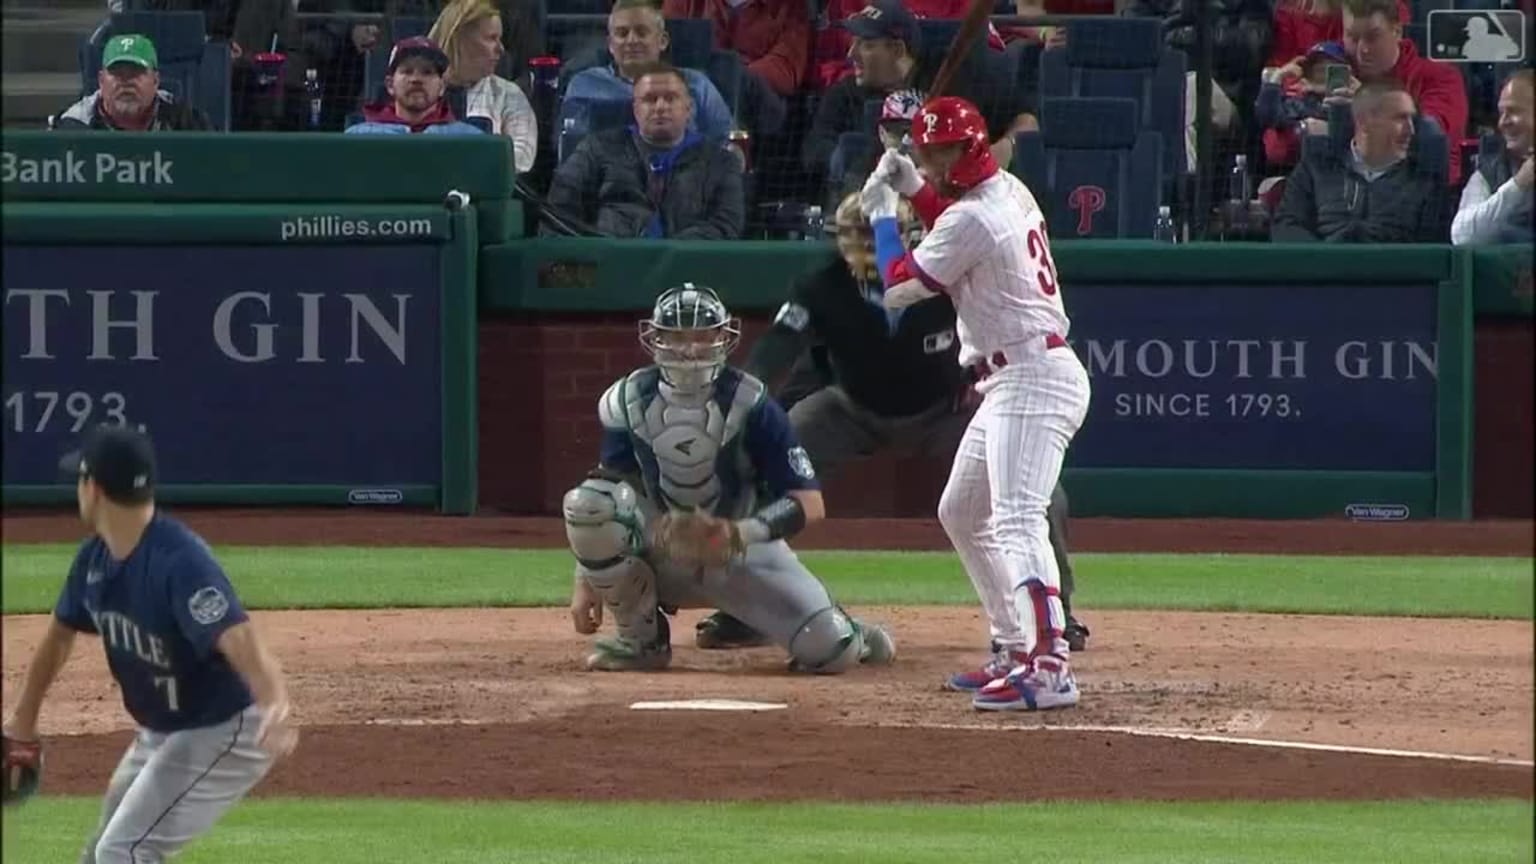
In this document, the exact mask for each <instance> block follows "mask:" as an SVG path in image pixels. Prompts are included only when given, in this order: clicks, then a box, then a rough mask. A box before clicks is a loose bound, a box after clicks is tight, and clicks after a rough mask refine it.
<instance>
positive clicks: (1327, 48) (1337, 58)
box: [1307, 42, 1349, 63]
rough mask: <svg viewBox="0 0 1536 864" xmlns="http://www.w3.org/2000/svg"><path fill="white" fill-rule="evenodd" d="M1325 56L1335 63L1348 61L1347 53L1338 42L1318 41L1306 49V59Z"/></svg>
mask: <svg viewBox="0 0 1536 864" xmlns="http://www.w3.org/2000/svg"><path fill="white" fill-rule="evenodd" d="M1317 57H1326V58H1327V59H1329V60H1332V61H1334V62H1335V63H1348V62H1349V54H1348V53H1346V52H1345V51H1344V46H1343V45H1342V44H1340V43H1338V42H1319V43H1317V44H1316V45H1313V46H1312V47H1311V48H1308V49H1307V59H1308V60H1312V59H1314V58H1317Z"/></svg>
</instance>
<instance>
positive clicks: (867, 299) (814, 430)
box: [695, 99, 1089, 689]
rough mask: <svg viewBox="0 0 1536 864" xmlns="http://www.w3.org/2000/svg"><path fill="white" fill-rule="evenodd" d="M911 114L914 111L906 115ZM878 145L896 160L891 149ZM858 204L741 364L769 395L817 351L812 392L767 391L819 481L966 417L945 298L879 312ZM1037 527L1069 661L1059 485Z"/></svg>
mask: <svg viewBox="0 0 1536 864" xmlns="http://www.w3.org/2000/svg"><path fill="white" fill-rule="evenodd" d="M889 102H890V100H889V99H888V100H887V104H889ZM919 107H920V106H919V105H918V104H916V103H914V104H913V105H912V111H911V115H915V114H916V113H917V110H918V108H919ZM911 115H909V116H911ZM888 143H889V144H890V146H891V149H899V146H900V143H901V142H900V141H899V140H893V141H890V142H888ZM859 197H860V196H859V193H857V192H854V193H852V194H850V195H848V196H847V197H846V198H844V199H843V202H842V204H841V205H840V206H839V207H838V208H837V219H836V232H837V249H838V253H839V257H838V258H837V259H834V260H830V261H828V262H827V264H826V266H825V267H822V268H819V269H817V270H814V271H812V272H810V273H807V274H806V275H804V276H802V277H800V278H798V279H796V280H795V283H794V286H793V287H792V288H791V290H790V296H789V299H788V300H787V301H786V302H785V303H784V305H783V306H781V307H780V308H779V312H778V315H776V316H775V317H774V320H773V326H772V327H770V328H769V329H768V331H767V332H766V333H764V334H763V336H762V338H760V339H758V341H757V343H756V344H754V345H753V346H752V352H751V355H750V357H749V358H748V359H747V362H746V369H747V371H748V372H750V373H751V374H753V375H754V376H756V377H757V378H759V379H761V380H762V381H763V382H764V383H766V384H768V385H769V387H770V388H773V386H774V383H775V382H778V381H780V380H782V379H783V378H785V373H786V372H787V371H790V368H791V366H793V365H794V363H795V361H796V360H797V359H798V358H800V357H802V356H804V354H805V352H806V349H807V348H808V347H810V346H811V345H812V344H813V343H814V344H819V345H821V346H823V347H824V348H825V351H826V356H827V364H826V365H827V371H828V373H829V374H828V376H827V380H826V381H824V382H818V384H819V385H821V386H819V387H817V388H815V389H814V391H813V392H811V393H809V394H808V395H805V396H803V397H802V398H799V399H795V400H794V401H793V403H792V404H791V397H790V396H789V394H788V393H786V392H785V390H780V391H779V401H780V404H782V405H784V406H785V408H786V410H788V412H789V422H790V425H791V427H793V429H794V431H795V437H796V438H797V439H799V441H800V443H801V444H802V445H803V446H804V447H805V449H806V451H807V452H808V453H809V454H810V457H811V461H812V462H813V463H814V464H815V465H816V473H817V476H818V477H819V478H820V479H822V480H823V481H825V479H826V478H827V477H829V476H831V475H832V474H833V473H834V472H835V471H836V470H837V469H838V468H839V467H841V466H843V465H845V464H847V463H848V462H850V461H853V460H856V459H861V458H865V457H868V456H872V455H874V454H876V453H878V452H881V451H884V450H888V449H896V450H900V451H906V452H910V453H924V454H927V455H933V456H942V457H943V458H945V459H950V458H952V457H953V456H954V454H955V451H956V449H957V448H958V447H959V444H960V439H961V438H962V437H963V436H964V433H965V428H966V426H967V425H969V423H970V419H971V414H972V413H973V411H974V408H975V405H974V401H975V400H974V394H973V393H972V392H971V386H972V382H971V381H970V380H969V376H968V375H967V374H965V370H963V369H962V368H961V367H960V366H959V364H958V363H957V359H956V358H957V357H958V355H959V351H960V346H959V343H958V341H957V339H956V338H955V308H954V306H953V305H952V304H951V303H950V302H949V299H948V298H946V297H942V296H941V297H934V298H930V299H928V300H924V301H922V302H920V303H916V304H914V305H912V306H910V307H908V308H907V309H905V310H902V311H900V312H899V313H891V312H889V311H888V310H886V309H885V308H884V307H883V305H882V301H881V297H882V295H883V293H884V285H883V284H882V282H881V279H880V273H879V268H878V267H877V266H876V259H875V239H874V234H873V231H872V229H871V228H870V224H869V220H868V219H867V218H865V216H864V214H863V213H862V212H861V211H860V208H859ZM898 217H899V219H900V228H901V232H902V237H903V240H904V243H905V246H906V247H907V248H909V249H910V248H914V247H916V245H917V243H918V241H920V240H921V239H922V236H923V230H924V229H923V225H922V223H921V221H920V220H919V219H918V218H917V215H916V214H915V213H914V212H913V210H912V208H911V206H910V205H908V204H907V203H905V202H903V203H902V205H901V208H900V211H899V212H898ZM785 389H788V388H785ZM1046 518H1047V524H1048V525H1049V527H1050V542H1051V550H1052V553H1053V554H1054V555H1055V556H1056V560H1057V564H1058V566H1059V568H1060V570H1061V576H1062V597H1061V599H1062V606H1063V608H1064V610H1065V611H1066V616H1067V629H1066V637H1067V642H1068V644H1069V645H1070V646H1071V648H1072V650H1073V651H1081V650H1083V649H1084V648H1085V647H1086V645H1087V639H1088V635H1089V633H1088V628H1087V627H1084V626H1083V625H1082V624H1081V623H1079V622H1078V621H1077V620H1076V619H1075V618H1074V617H1073V615H1072V606H1071V596H1072V587H1073V586H1072V570H1071V561H1070V558H1069V556H1068V554H1067V546H1066V533H1067V532H1066V527H1067V525H1066V522H1067V496H1066V492H1065V491H1063V490H1062V488H1061V486H1060V484H1058V485H1057V487H1056V489H1055V490H1054V491H1053V493H1052V496H1051V504H1050V507H1049V508H1047V510H1046ZM695 641H696V644H697V645H698V646H699V647H700V648H712V649H732V648H742V647H751V646H753V645H758V644H762V643H763V641H765V640H764V639H763V638H762V636H761V634H758V633H755V632H753V631H752V630H751V629H750V628H748V627H747V626H746V625H744V624H742V623H741V622H739V621H737V620H736V619H735V618H732V617H730V616H729V615H726V614H724V613H718V612H717V613H715V614H713V615H710V616H708V617H706V618H704V619H702V620H700V621H699V625H698V632H697V633H696V635H695ZM989 680H990V679H989ZM986 683H988V681H981V682H979V683H977V684H975V685H974V687H973V688H972V689H974V688H977V687H980V686H982V685H983V684H986Z"/></svg>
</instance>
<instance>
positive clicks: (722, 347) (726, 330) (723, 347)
mask: <svg viewBox="0 0 1536 864" xmlns="http://www.w3.org/2000/svg"><path fill="white" fill-rule="evenodd" d="M740 339H741V322H740V320H738V319H736V318H732V317H730V314H729V313H728V312H726V309H725V304H724V303H723V302H721V300H720V295H718V294H716V293H715V292H714V290H713V289H711V288H707V287H705V286H703V285H696V284H694V283H692V282H684V283H683V284H682V285H680V286H678V287H676V288H668V289H667V290H666V291H663V292H662V294H661V296H660V297H658V298H656V306H655V307H654V308H653V309H652V310H651V317H649V318H647V319H645V320H644V321H641V322H640V344H641V345H644V346H645V350H646V351H648V352H650V355H651V357H652V359H654V360H655V361H656V365H657V366H659V367H660V368H661V377H662V380H664V381H666V382H667V384H668V385H670V386H671V387H672V389H673V390H676V391H679V392H681V393H696V392H701V391H705V390H707V389H708V388H709V386H710V385H712V384H713V383H714V382H715V378H716V377H717V376H719V374H720V370H721V368H723V367H724V366H725V358H726V357H727V356H728V355H729V354H730V353H731V349H733V348H735V347H736V342H737V341H738V340H740Z"/></svg>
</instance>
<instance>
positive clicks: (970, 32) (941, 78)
mask: <svg viewBox="0 0 1536 864" xmlns="http://www.w3.org/2000/svg"><path fill="white" fill-rule="evenodd" d="M992 6H993V2H992V0H971V8H970V9H967V10H966V12H965V19H964V20H962V21H961V22H960V29H959V30H958V31H956V32H955V38H954V41H952V42H950V43H949V51H948V52H947V53H946V54H945V55H944V62H942V63H940V64H939V72H938V74H937V75H934V76H933V86H931V87H929V88H928V97H927V98H929V99H937V98H939V97H940V96H943V95H945V93H946V92H948V90H949V79H951V78H953V77H955V72H956V70H958V69H959V68H960V64H961V63H963V62H965V55H966V54H968V53H970V50H971V48H972V47H973V46H974V45H975V44H976V40H977V38H979V37H980V36H981V34H982V31H983V30H984V29H985V28H986V26H987V21H988V18H989V16H990V15H991V13H992Z"/></svg>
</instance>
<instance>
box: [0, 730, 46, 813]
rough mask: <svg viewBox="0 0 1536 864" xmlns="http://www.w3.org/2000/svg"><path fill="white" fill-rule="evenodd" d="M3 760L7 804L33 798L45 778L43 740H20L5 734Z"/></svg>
mask: <svg viewBox="0 0 1536 864" xmlns="http://www.w3.org/2000/svg"><path fill="white" fill-rule="evenodd" d="M3 762H4V770H5V781H4V782H5V794H4V802H5V804H6V806H11V805H13V804H20V803H21V802H23V801H25V800H27V799H28V798H31V797H32V794H33V793H34V792H36V791H37V786H38V783H39V782H40V781H41V780H42V778H43V744H42V742H41V741H18V740H16V739H15V738H12V737H10V736H9V735H7V736H5V753H4V757H3Z"/></svg>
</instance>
